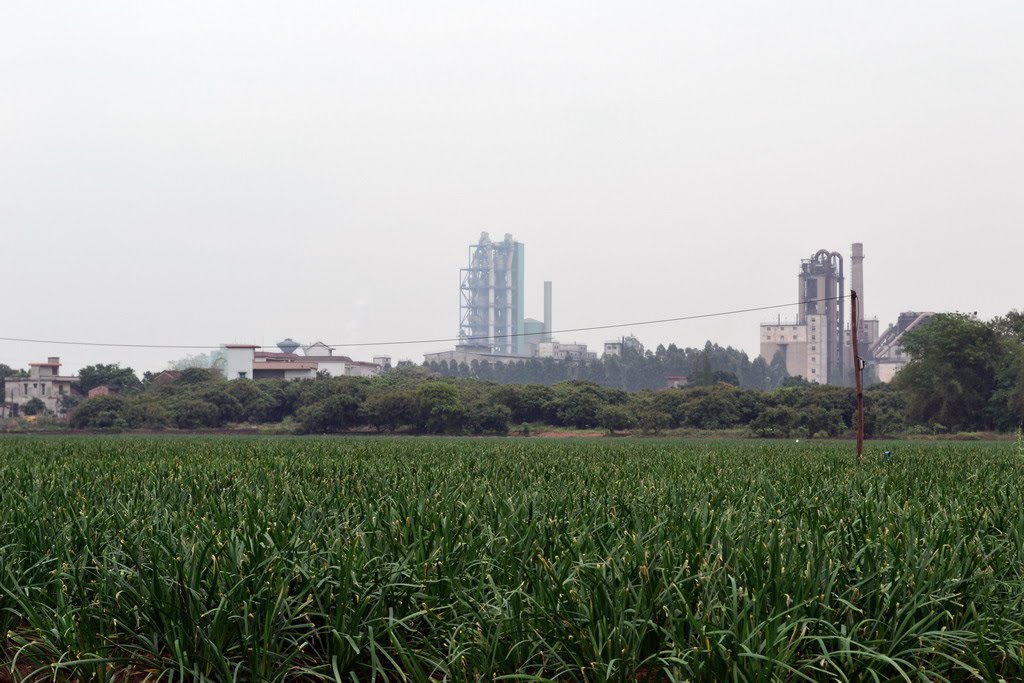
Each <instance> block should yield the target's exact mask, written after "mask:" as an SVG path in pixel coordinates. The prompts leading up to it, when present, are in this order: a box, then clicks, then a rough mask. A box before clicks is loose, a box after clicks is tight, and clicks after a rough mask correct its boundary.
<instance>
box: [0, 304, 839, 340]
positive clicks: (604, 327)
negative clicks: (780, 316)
mask: <svg viewBox="0 0 1024 683" xmlns="http://www.w3.org/2000/svg"><path fill="white" fill-rule="evenodd" d="M846 298H847V295H845V294H844V295H841V296H829V297H822V298H820V299H805V300H803V301H796V302H789V303H784V304H771V305H769V306H752V307H750V308H737V309H732V310H727V311H716V312H714V313H698V314H694V315H682V316H677V317H674V318H657V319H653V320H639V321H634V322H628V323H612V324H608V325H590V326H587V327H568V328H563V329H559V330H551V331H550V332H548V331H544V332H516V333H513V334H503V335H500V336H495V337H493V338H496V339H509V338H514V337H536V336H540V335H545V336H546V335H556V334H568V333H571V332H594V331H597V330H612V329H617V328H621V327H642V326H644V325H660V324H664V323H674V322H685V321H689V320H702V319H707V318H721V317H724V316H729V315H739V314H741V313H756V312H758V311H770V310H773V309H776V308H788V307H789V306H799V305H800V304H807V303H818V302H823V301H837V300H839V299H846ZM488 339H492V337H488V336H477V337H439V338H434V339H405V340H398V341H394V340H392V341H379V342H343V343H339V344H327V346H330V347H333V348H355V347H363V346H405V345H410V346H412V345H418V344H442V343H448V342H463V343H464V342H469V341H485V340H488ZM0 341H2V342H17V343H22V344H51V345H61V346H94V347H96V346H98V347H105V348H120V349H178V350H188V351H210V350H215V349H219V348H221V347H222V346H223V344H216V345H208V344H130V343H117V342H92V341H66V340H59V339H28V338H19V337H0ZM257 348H267V347H262V346H257Z"/></svg>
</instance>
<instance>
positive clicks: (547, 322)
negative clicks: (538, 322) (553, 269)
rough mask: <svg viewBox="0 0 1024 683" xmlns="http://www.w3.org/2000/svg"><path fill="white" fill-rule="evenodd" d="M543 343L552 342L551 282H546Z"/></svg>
mask: <svg viewBox="0 0 1024 683" xmlns="http://www.w3.org/2000/svg"><path fill="white" fill-rule="evenodd" d="M541 340H542V341H551V280H545V281H544V334H543V335H541Z"/></svg>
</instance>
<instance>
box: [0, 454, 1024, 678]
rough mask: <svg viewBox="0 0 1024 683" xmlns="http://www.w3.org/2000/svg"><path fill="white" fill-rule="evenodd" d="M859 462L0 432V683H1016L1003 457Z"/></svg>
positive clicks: (1016, 573) (1022, 502)
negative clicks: (17, 682) (52, 682)
mask: <svg viewBox="0 0 1024 683" xmlns="http://www.w3.org/2000/svg"><path fill="white" fill-rule="evenodd" d="M868 446H869V448H868V451H869V455H868V459H867V461H866V463H865V464H864V465H863V466H857V465H856V463H855V461H854V457H853V453H852V449H853V446H852V444H850V443H839V442H821V443H799V444H797V443H793V442H749V441H748V442H676V441H667V440H666V441H654V440H651V441H638V440H628V439H622V440H617V439H591V440H560V439H550V440H531V439H495V440H472V439H462V440H440V439H439V440H433V439H425V438H424V439H385V438H364V439H356V438H352V439H349V438H345V439H290V438H282V439H278V438H251V439H245V438H139V437H126V438H118V437H109V438H107V437H103V438H28V437H23V438H3V439H0V635H4V638H2V639H0V645H2V649H0V680H7V679H13V680H22V679H24V680H40V681H41V680H57V681H86V680H101V681H106V680H119V681H129V680H130V681H141V680H164V681H171V680H174V681H193V680H210V681H234V680H238V681H287V680H301V681H318V680H325V681H332V680H346V681H347V680H355V681H365V680H373V679H376V680H411V681H436V680H443V679H444V680H452V681H470V680H485V679H486V680H494V679H495V678H497V679H504V680H533V681H536V680H548V679H555V680H587V681H603V680H619V681H663V680H677V681H683V680H696V681H721V680H730V681H775V680H781V681H799V680H814V681H823V680H851V681H889V680H907V681H936V680H953V681H966V680H984V681H996V680H999V679H1000V678H1004V679H1007V680H1020V679H1021V677H1022V676H1024V604H1022V602H1024V493H1022V486H1021V484H1022V482H1024V457H1022V455H1021V454H1020V453H1019V452H1018V447H1017V444H1013V443H1003V444H963V443H960V444H936V443H931V444H925V443H920V444H911V443H896V444H887V445H882V444H877V443H869V445H868ZM890 447H891V448H893V450H894V455H893V458H892V460H891V461H889V462H881V461H880V458H879V456H880V454H881V451H882V450H883V449H884V448H890Z"/></svg>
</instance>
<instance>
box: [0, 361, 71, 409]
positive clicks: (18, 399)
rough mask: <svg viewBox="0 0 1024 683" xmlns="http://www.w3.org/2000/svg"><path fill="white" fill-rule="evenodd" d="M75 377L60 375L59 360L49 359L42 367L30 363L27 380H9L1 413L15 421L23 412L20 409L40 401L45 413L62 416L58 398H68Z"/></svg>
mask: <svg viewBox="0 0 1024 683" xmlns="http://www.w3.org/2000/svg"><path fill="white" fill-rule="evenodd" d="M77 381H78V378H77V377H73V376H67V375H61V374H60V358H59V357H57V356H50V357H49V358H47V360H46V362H45V363H29V371H28V377H8V378H7V381H6V383H5V391H4V394H5V396H4V413H5V416H7V417H15V416H17V415H19V414H21V413H23V412H24V409H23V406H24V405H25V404H26V403H28V402H29V401H31V400H32V399H39V400H40V401H41V402H42V403H43V405H44V406H45V407H46V409H47V410H48V411H50V412H51V413H53V414H55V415H62V414H63V412H64V411H63V408H62V404H61V398H62V397H64V396H69V395H70V394H71V385H72V384H74V383H75V382H77Z"/></svg>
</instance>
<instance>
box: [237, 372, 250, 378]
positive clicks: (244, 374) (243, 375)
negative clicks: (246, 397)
mask: <svg viewBox="0 0 1024 683" xmlns="http://www.w3.org/2000/svg"><path fill="white" fill-rule="evenodd" d="M247 374H248V373H246V371H245V370H242V371H240V372H239V373H238V379H245V376H246V375H247Z"/></svg>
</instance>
